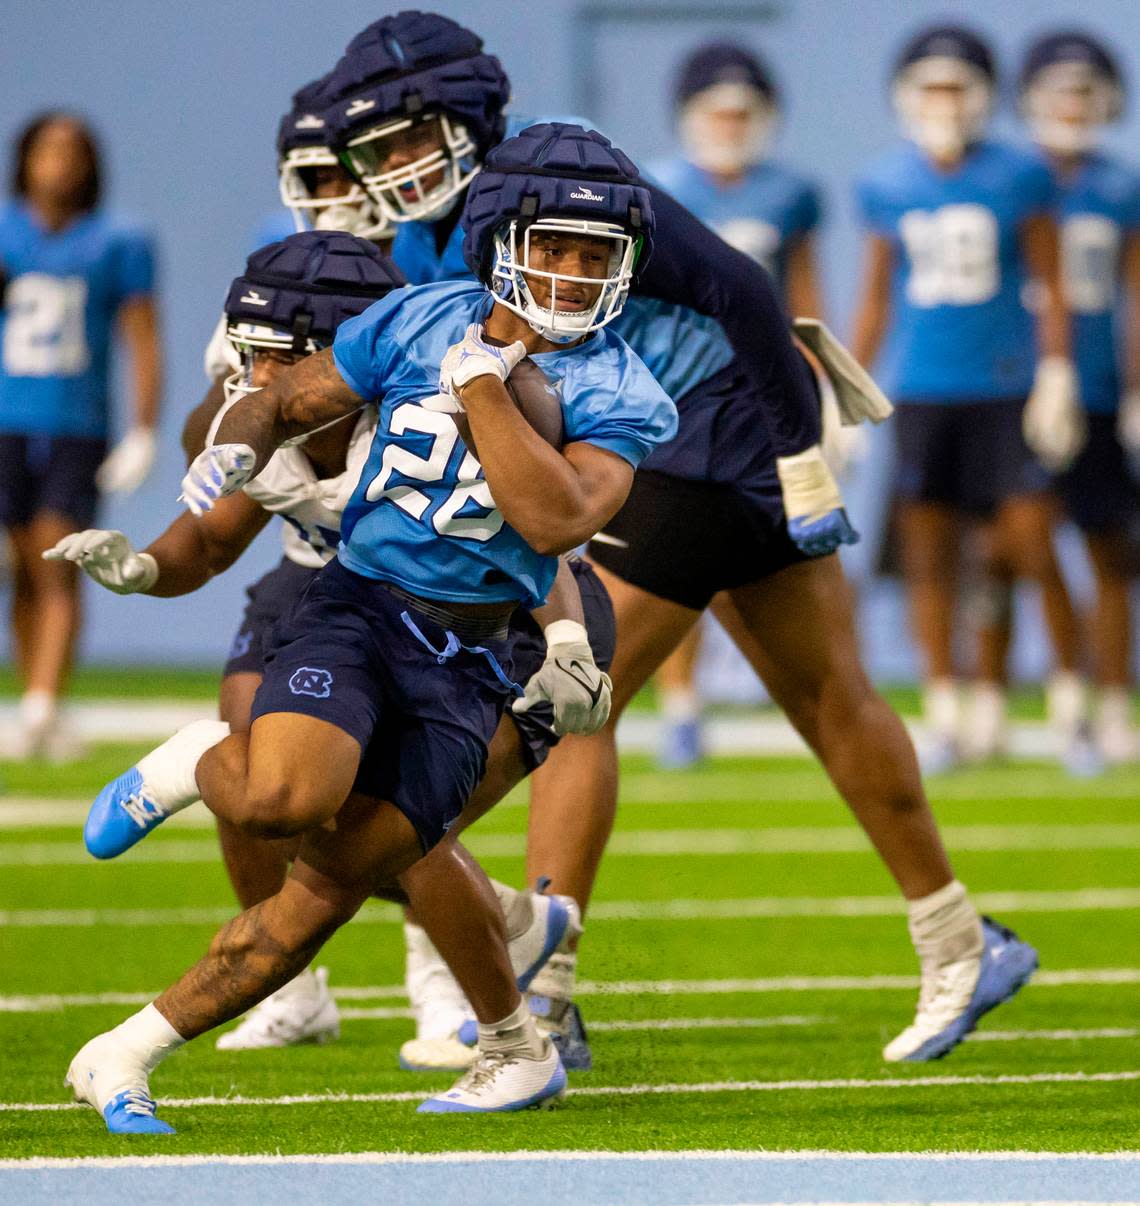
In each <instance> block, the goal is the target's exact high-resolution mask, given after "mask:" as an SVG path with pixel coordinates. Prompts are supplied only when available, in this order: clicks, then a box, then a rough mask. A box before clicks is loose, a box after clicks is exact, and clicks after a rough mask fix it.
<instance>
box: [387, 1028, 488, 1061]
mask: <svg viewBox="0 0 1140 1206" xmlns="http://www.w3.org/2000/svg"><path fill="white" fill-rule="evenodd" d="M471 1025H472V1026H473V1027H474V1026H475V1023H474V1022H472V1023H471ZM475 1037H476V1038H477V1037H478V1034H477V1033H476V1035H475ZM478 1057H479V1050H478V1048H477V1047H474V1046H472V1045H471V1044H469V1043H465V1042H464V1041H463V1040H462V1039H461V1038H460V1037H459V1035H458V1034H449V1035H446V1036H444V1037H443V1038H424V1039H420V1038H414V1039H408V1041H407V1042H406V1043H404V1044H403V1045H402V1046H401V1047H400V1067H401V1068H403V1069H404V1071H405V1072H463V1071H464V1070H465V1069H467V1068H470V1067H471V1065H472V1064H473V1063H474V1062H475V1061H476V1059H478Z"/></svg>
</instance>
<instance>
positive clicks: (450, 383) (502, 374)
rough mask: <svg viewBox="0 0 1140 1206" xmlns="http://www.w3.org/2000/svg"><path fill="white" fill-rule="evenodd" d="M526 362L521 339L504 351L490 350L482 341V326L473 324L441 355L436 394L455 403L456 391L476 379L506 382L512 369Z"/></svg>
mask: <svg viewBox="0 0 1140 1206" xmlns="http://www.w3.org/2000/svg"><path fill="white" fill-rule="evenodd" d="M525 359H526V344H525V343H523V341H522V340H521V339H518V340H516V341H515V342H514V343H509V344H507V346H506V347H502V348H500V347H493V346H492V345H491V344H489V343H485V342H484V341H483V328H482V326H481V324H479V323H477V322H473V323H472V324H471V325H470V326H469V327H468V328H467V330H466V332H465V333H464V335H463V338H462V339H461V340H460V341H459V342H458V343H453V344H452V345H451V347H449V348H448V349H447V351H446V352H445V353H444V356H443V360H442V362H441V363H440V366H439V392H440V393H441V394H450V395H451V397H453V398H456V399H458V397H459V390H461V389H462V388H463V386H465V385H467V384H468V382H471V381H474V380H475V378H476V377H487V376H492V377H498V379H499V380H500V381H506V379H507V378H508V377H509V376H510V374H511V370H512V369H513V368H514V367H515V365H516V364H518V363H519V361H520V360H525Z"/></svg>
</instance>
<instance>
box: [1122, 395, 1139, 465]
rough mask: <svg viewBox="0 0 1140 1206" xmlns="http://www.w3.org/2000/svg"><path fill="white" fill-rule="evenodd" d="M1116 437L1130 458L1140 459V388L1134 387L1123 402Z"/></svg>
mask: <svg viewBox="0 0 1140 1206" xmlns="http://www.w3.org/2000/svg"><path fill="white" fill-rule="evenodd" d="M1116 436H1117V439H1119V440H1120V442H1121V444H1122V445H1123V446H1124V451H1125V452H1126V453H1128V455H1129V457H1131V458H1132V459H1133V460H1136V459H1138V458H1140V386H1137V385H1134V386H1133V387H1132V388H1131V389H1130V390H1129V391H1128V392H1127V393H1126V394H1125V395H1124V398H1123V399H1122V400H1121V403H1120V413H1119V414H1118V415H1117V416H1116Z"/></svg>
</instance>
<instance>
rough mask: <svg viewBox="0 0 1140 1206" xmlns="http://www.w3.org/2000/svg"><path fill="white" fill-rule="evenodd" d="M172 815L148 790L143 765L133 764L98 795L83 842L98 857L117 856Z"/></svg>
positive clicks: (88, 818) (89, 816)
mask: <svg viewBox="0 0 1140 1206" xmlns="http://www.w3.org/2000/svg"><path fill="white" fill-rule="evenodd" d="M169 815H170V813H169V811H168V810H167V809H165V808H163V807H162V805H161V804H159V803H158V801H157V800H156V799H155V798H154V794H153V793H152V792H151V791H149V790H148V788H147V785H146V783H144V782H143V777H142V775H141V774H139V768H138V767H137V766H132V767H131V769H130V770H129V771H127V772H126V773H125V774H122V775H120V776H119V777H118V778H117V779H112V780H111V782H110V783H108V784H107V786H106V787H104V788H103V790H102V791H101V792H100V793H99V794H98V795H97V796H96V797H95V803H94V804H92V805H91V811H90V812H89V813H88V814H87V823H86V824H85V825H84V826H83V843H84V845H85V846H86V847H87V850H88V853H90V854H93V855H94V856H95V857H96V858H117V857H118V856H119V855H120V854H122V853H123V852H124V851H127V850H129V849H130V848H131V847H132V846H133V845H134V844H135V843H136V842H140V841H142V839H143V838H144V837H146V835H147V834H148V833H150V832H151V830H152V829H155V828H157V827H158V826H159V825H161V824H162V822H163V821H165V820H166V818H167V817H168V816H169Z"/></svg>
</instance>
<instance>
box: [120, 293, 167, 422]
mask: <svg viewBox="0 0 1140 1206" xmlns="http://www.w3.org/2000/svg"><path fill="white" fill-rule="evenodd" d="M121 325H122V332H123V338H124V341H125V342H126V344H127V348H128V355H129V358H130V362H131V372H132V377H133V380H134V412H135V415H134V422H135V426H136V427H146V428H153V427H154V426H155V425H156V424H157V423H158V409H159V404H160V402H161V399H162V368H163V366H162V347H161V343H160V340H159V325H158V311H157V309H156V307H155V304H154V301H153V299H151V298H139V299H137V300H135V301H131V302H127V303H126V304H125V305H124V308H123V314H122V319H121Z"/></svg>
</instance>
